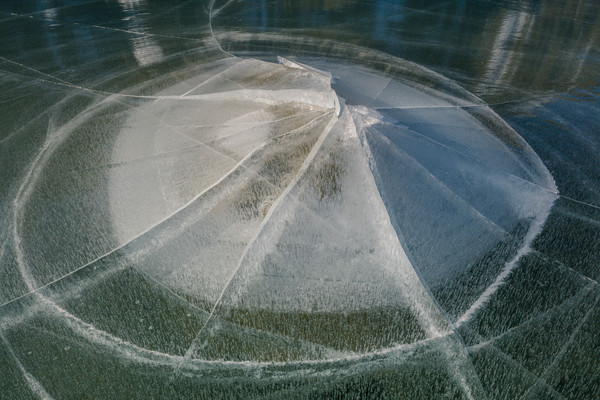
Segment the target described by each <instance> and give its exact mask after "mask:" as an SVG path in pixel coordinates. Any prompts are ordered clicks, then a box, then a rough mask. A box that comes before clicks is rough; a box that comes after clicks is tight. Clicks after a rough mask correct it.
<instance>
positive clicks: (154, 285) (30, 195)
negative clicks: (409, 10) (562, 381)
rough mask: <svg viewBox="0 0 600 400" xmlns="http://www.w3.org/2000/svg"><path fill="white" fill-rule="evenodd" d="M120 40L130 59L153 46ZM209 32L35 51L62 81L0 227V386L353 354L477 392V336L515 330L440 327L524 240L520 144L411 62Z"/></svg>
mask: <svg viewBox="0 0 600 400" xmlns="http://www.w3.org/2000/svg"><path fill="white" fill-rule="evenodd" d="M213 5H214V4H211V7H210V8H211V10H212V6H213ZM215 12H216V11H215ZM212 13H213V11H211V14H210V17H209V23H210V18H212ZM132 26H135V24H134V25H132ZM211 31H212V27H211ZM213 35H214V32H213ZM133 45H134V46H135V48H136V52H135V57H136V60H137V62H138V64H139V65H147V64H154V63H156V62H157V60H158V59H159V58H160V57H164V54H162V53H161V52H157V51H154V50H155V49H156V47H155V45H154V44H152V43H149V42H139V41H138V42H134V44H133ZM213 45H214V44H213ZM217 47H219V49H220V45H219V44H218V43H217ZM144 48H146V49H147V50H148V49H149V51H150V53H149V54H145V53H144V51H143V50H142V49H144ZM153 49H154V50H153ZM217 53H218V54H219V55H218V56H215V55H214V54H211V55H210V56H206V57H205V59H203V60H202V62H199V63H198V65H196V66H194V68H191V69H188V70H184V71H175V73H173V76H171V75H170V74H169V73H167V74H165V75H160V74H159V75H158V77H156V78H155V79H153V80H149V81H148V82H146V81H144V80H142V82H141V83H140V84H139V85H138V86H132V87H130V89H128V90H127V91H125V92H122V93H112V92H110V91H107V90H105V89H104V88H103V87H102V85H100V88H97V89H93V90H92V89H88V88H84V87H81V86H78V85H73V84H70V83H69V82H67V81H65V80H62V79H60V78H57V77H53V76H49V75H45V74H44V73H43V72H41V71H38V72H39V73H40V74H42V75H43V76H44V79H46V78H47V79H52V80H53V82H54V83H55V84H60V87H61V88H62V87H67V88H69V90H71V91H72V93H70V95H69V96H66V97H65V98H64V99H62V100H61V101H60V102H59V103H58V104H57V105H56V110H57V111H56V112H55V113H53V114H52V117H51V118H49V119H48V121H45V120H43V123H45V124H46V125H47V126H48V133H47V135H46V136H45V137H42V138H40V139H38V141H39V143H38V146H39V150H38V151H37V152H36V153H35V156H34V157H33V161H32V163H31V164H30V165H28V166H25V167H23V172H22V175H23V176H22V181H21V183H19V185H17V187H16V189H15V190H14V200H13V201H12V203H11V205H10V207H11V212H10V213H7V215H8V216H9V219H10V220H11V222H10V223H8V224H7V226H10V227H11V230H10V232H7V233H4V234H3V235H4V236H0V259H3V260H8V262H7V263H5V264H4V265H6V266H3V267H2V268H5V269H6V270H7V271H11V272H10V274H8V273H7V274H6V276H7V280H6V282H8V283H7V284H4V285H3V286H2V287H1V288H0V290H1V292H0V300H1V304H2V308H1V310H0V313H1V316H2V326H0V339H2V340H1V341H0V354H1V355H2V357H1V358H0V360H2V361H1V362H2V367H3V370H5V371H7V374H8V375H10V376H11V377H12V376H14V378H10V381H14V382H15V385H16V386H15V387H17V389H14V390H15V391H16V392H17V393H20V392H22V391H27V390H28V391H29V392H32V393H34V394H36V395H37V396H38V397H41V398H46V397H49V396H51V395H52V396H56V397H62V396H66V394H67V393H69V394H72V393H84V392H88V393H93V392H94V390H95V389H96V388H98V387H102V388H103V389H102V390H103V392H104V393H107V394H109V392H110V391H109V390H107V388H106V385H103V384H101V383H100V384H98V385H97V386H96V384H95V383H94V380H93V379H89V378H90V377H93V376H94V375H96V374H97V371H111V372H109V373H106V372H104V373H102V374H101V375H102V377H103V379H106V380H108V381H114V382H117V383H118V384H116V385H117V386H118V385H120V384H121V383H123V382H128V383H127V388H128V389H127V390H126V392H127V391H129V393H131V392H135V391H136V390H140V392H143V391H149V393H152V394H153V395H156V394H161V396H164V397H178V396H181V395H185V393H186V392H187V393H190V392H191V393H193V392H196V391H197V390H198V386H201V387H203V388H204V389H202V390H204V392H203V393H205V394H206V395H207V396H210V392H214V393H218V394H219V395H222V396H225V397H227V396H228V394H232V395H235V396H237V397H240V396H242V395H244V394H247V395H248V396H250V397H256V396H258V395H259V394H264V393H269V392H271V391H280V390H283V389H282V387H283V386H285V385H287V384H288V383H290V382H291V383H292V386H294V387H297V388H307V387H312V388H314V390H315V391H316V392H315V393H329V392H328V390H330V388H329V387H328V383H327V382H329V381H328V379H333V381H336V380H342V381H344V382H346V381H351V380H353V379H355V377H357V376H365V378H364V379H365V380H369V379H374V378H373V374H376V375H377V376H378V378H377V379H379V380H380V381H385V382H388V383H389V382H394V383H393V384H392V383H389V388H388V389H389V390H391V391H392V392H393V393H395V394H402V395H410V391H411V390H413V391H414V396H415V398H435V397H436V396H441V395H442V394H443V395H451V396H454V397H456V398H481V397H483V393H484V392H483V389H482V387H481V383H480V382H479V378H478V376H477V374H476V373H475V368H477V367H479V365H480V364H481V363H485V357H493V356H494V354H495V353H494V351H495V350H490V348H488V345H487V344H486V342H485V340H490V341H495V342H497V348H500V349H502V350H503V351H504V352H506V353H509V354H512V355H513V356H514V357H515V358H518V357H519V354H520V352H521V350H522V349H521V348H520V347H519V346H518V345H512V344H511V337H512V335H513V333H508V334H502V335H503V336H499V337H494V335H496V334H497V333H496V332H483V331H481V330H479V331H478V334H481V335H482V340H480V341H477V343H469V346H470V347H465V345H464V343H463V340H464V337H468V336H467V335H466V334H465V336H464V337H459V336H458V335H457V333H456V330H457V329H463V330H464V331H465V332H470V330H471V329H475V330H477V329H476V327H477V324H478V323H480V320H481V318H483V317H481V314H480V311H481V310H482V309H485V311H486V312H489V308H485V306H486V305H487V304H488V303H489V301H490V299H491V298H493V297H494V296H495V294H496V293H503V291H505V290H507V289H506V285H505V283H506V282H507V280H509V279H512V278H513V277H514V276H515V275H514V274H515V273H517V272H518V271H519V268H517V267H518V266H519V265H520V263H525V262H529V260H530V258H531V257H534V255H535V252H532V250H531V247H532V242H533V240H534V238H535V237H536V236H537V235H538V234H539V233H540V231H541V229H542V226H543V224H544V222H545V221H546V219H547V217H548V214H549V211H550V208H551V206H552V204H553V202H554V201H555V199H556V196H557V190H556V187H555V184H554V181H553V178H552V177H551V175H550V173H549V172H548V170H547V169H546V168H545V167H544V165H543V164H542V162H541V161H540V159H539V158H538V156H537V155H536V154H535V153H534V152H533V150H532V149H531V148H530V147H529V145H528V144H527V143H526V142H525V141H524V140H523V139H522V138H521V137H520V136H519V135H518V134H517V133H516V132H514V131H513V130H512V129H511V128H510V127H509V126H508V125H507V124H505V123H504V122H503V121H502V120H501V119H500V118H499V117H498V116H497V115H495V114H494V113H493V112H492V111H491V110H490V109H489V108H487V107H486V106H485V105H484V104H483V103H482V102H481V101H479V100H478V99H477V98H476V97H474V96H472V95H469V94H468V93H466V92H464V91H462V92H461V91H460V90H445V89H447V87H451V86H452V85H451V84H449V83H448V81H447V80H444V79H442V78H440V77H437V76H435V75H434V74H433V73H429V72H424V70H422V69H419V68H417V67H414V68H415V70H414V71H412V72H411V73H413V74H415V75H419V74H426V75H427V74H429V75H427V79H424V80H423V81H421V82H417V81H414V80H411V79H408V78H404V77H403V76H402V73H399V72H398V71H392V70H389V71H385V72H383V71H382V70H381V69H375V68H368V67H366V66H360V65H353V64H350V63H340V62H335V61H333V60H332V59H326V58H323V57H320V58H310V57H304V58H303V57H298V58H294V59H285V58H282V57H279V58H278V63H275V62H268V61H264V60H259V59H257V58H252V57H248V58H240V57H234V56H227V57H223V52H222V49H220V50H219V51H218V52H217ZM13 64H14V65H16V63H13ZM19 65H20V66H21V67H24V66H23V65H21V64H19ZM408 68H413V67H412V66H410V65H409V66H408ZM124 79H126V78H124ZM436 79H437V80H438V81H436V82H438V83H440V88H439V90H438V89H434V88H433V87H434V86H435V85H426V84H425V83H427V82H428V80H429V81H431V80H436ZM445 85H446V86H445ZM105 86H106V87H108V88H110V87H111V83H110V82H109V83H107V84H106V85H105ZM573 285H574V287H578V285H580V282H578V281H577V280H576V279H574V282H573ZM573 290H574V289H573ZM595 290H596V289H589V290H588V292H586V293H585V294H584V295H582V296H584V297H585V296H587V297H585V299H586V301H587V302H588V303H589V304H591V305H592V309H593V307H594V306H595V305H596V303H597V296H596V291H595ZM588 297H589V298H588ZM492 304H494V303H492ZM586 304H587V303H586ZM582 313H583V314H582ZM580 314H581V315H580ZM578 316H579V317H580V318H579V319H578V321H584V322H585V321H587V320H588V319H590V318H594V317H595V314H592V313H591V311H590V312H589V313H585V312H584V310H580V312H579V314H574V317H573V318H575V319H577V317H578ZM511 323H516V322H510V323H509V322H507V324H509V325H510V324H511ZM474 326H475V328H474ZM534 328H539V327H538V326H535V327H534ZM555 328H556V332H555V337H556V341H557V343H559V342H561V340H562V342H564V341H570V342H572V341H573V340H575V339H571V338H570V336H569V335H570V333H569V332H566V330H561V329H560V327H558V326H555ZM523 329H525V328H523ZM534 330H535V329H534ZM520 334H523V333H522V332H520V331H519V332H515V333H514V335H520ZM525 334H527V333H525ZM498 335H500V334H498ZM571 336H573V338H574V337H575V336H576V333H573V334H572V335H571ZM23 337H27V338H29V339H27V340H20V339H19V338H23ZM563 339H564V340H563ZM562 342H561V343H562ZM559 351H561V350H559ZM565 351H566V350H565ZM56 354H60V357H57V356H56ZM473 355H474V357H475V361H476V362H475V363H474V364H472V362H471V358H470V357H471V356H473ZM549 357H550V359H549V360H543V361H540V362H539V363H537V364H535V365H533V366H531V369H532V370H535V368H544V367H546V368H548V370H549V371H550V370H551V369H552V368H554V367H555V364H556V363H557V362H558V361H552V359H551V355H549ZM482 359H483V360H484V361H481V360H482ZM54 361H56V364H57V365H56V368H57V369H58V370H60V371H61V373H62V374H64V375H65V376H75V377H76V378H75V381H73V382H72V384H70V385H67V386H63V385H62V383H63V382H62V380H60V379H55V376H53V372H52V369H49V368H45V367H44V365H51V364H53V363H54ZM523 362H524V363H526V362H527V360H524V361H523ZM478 363H479V364H478ZM130 365H134V366H135V368H130V367H129V366H130ZM528 367H529V366H528ZM81 370H84V371H86V372H85V373H84V374H81V373H79V375H78V374H77V372H76V371H81ZM112 371H114V372H112ZM539 372H540V373H544V371H543V370H541V371H539ZM423 376H425V378H423ZM229 377H233V378H235V379H234V380H235V384H236V385H238V386H235V387H229V386H228V385H230V383H231V382H230V381H229V380H228V379H229ZM256 377H261V380H260V381H257V380H256V379H255V378H256ZM331 377H334V378H331ZM417 377H419V379H416V378H417ZM286 382H287V383H286ZM432 382H435V385H432V384H431V383H432ZM282 385H283V386H282ZM407 385H408V386H407ZM130 386H131V387H130ZM386 387H387V386H386ZM142 388H143V390H142ZM242 388H243V389H242ZM546 389H547V388H546V387H545V386H544V385H541V384H539V383H536V384H535V385H534V386H531V387H530V388H529V389H528V392H527V395H532V396H533V395H535V394H536V393H538V392H539V393H542V392H543V391H544V390H546ZM11 390H13V389H11ZM386 390H387V389H386ZM319 391H320V392H319ZM113 392H114V393H119V391H118V390H114V391H113ZM111 393H112V392H111ZM182 393H183V394H182ZM214 393H213V394H214ZM121 395H122V393H121ZM117 396H118V394H117ZM324 396H325V395H324Z"/></svg>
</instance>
